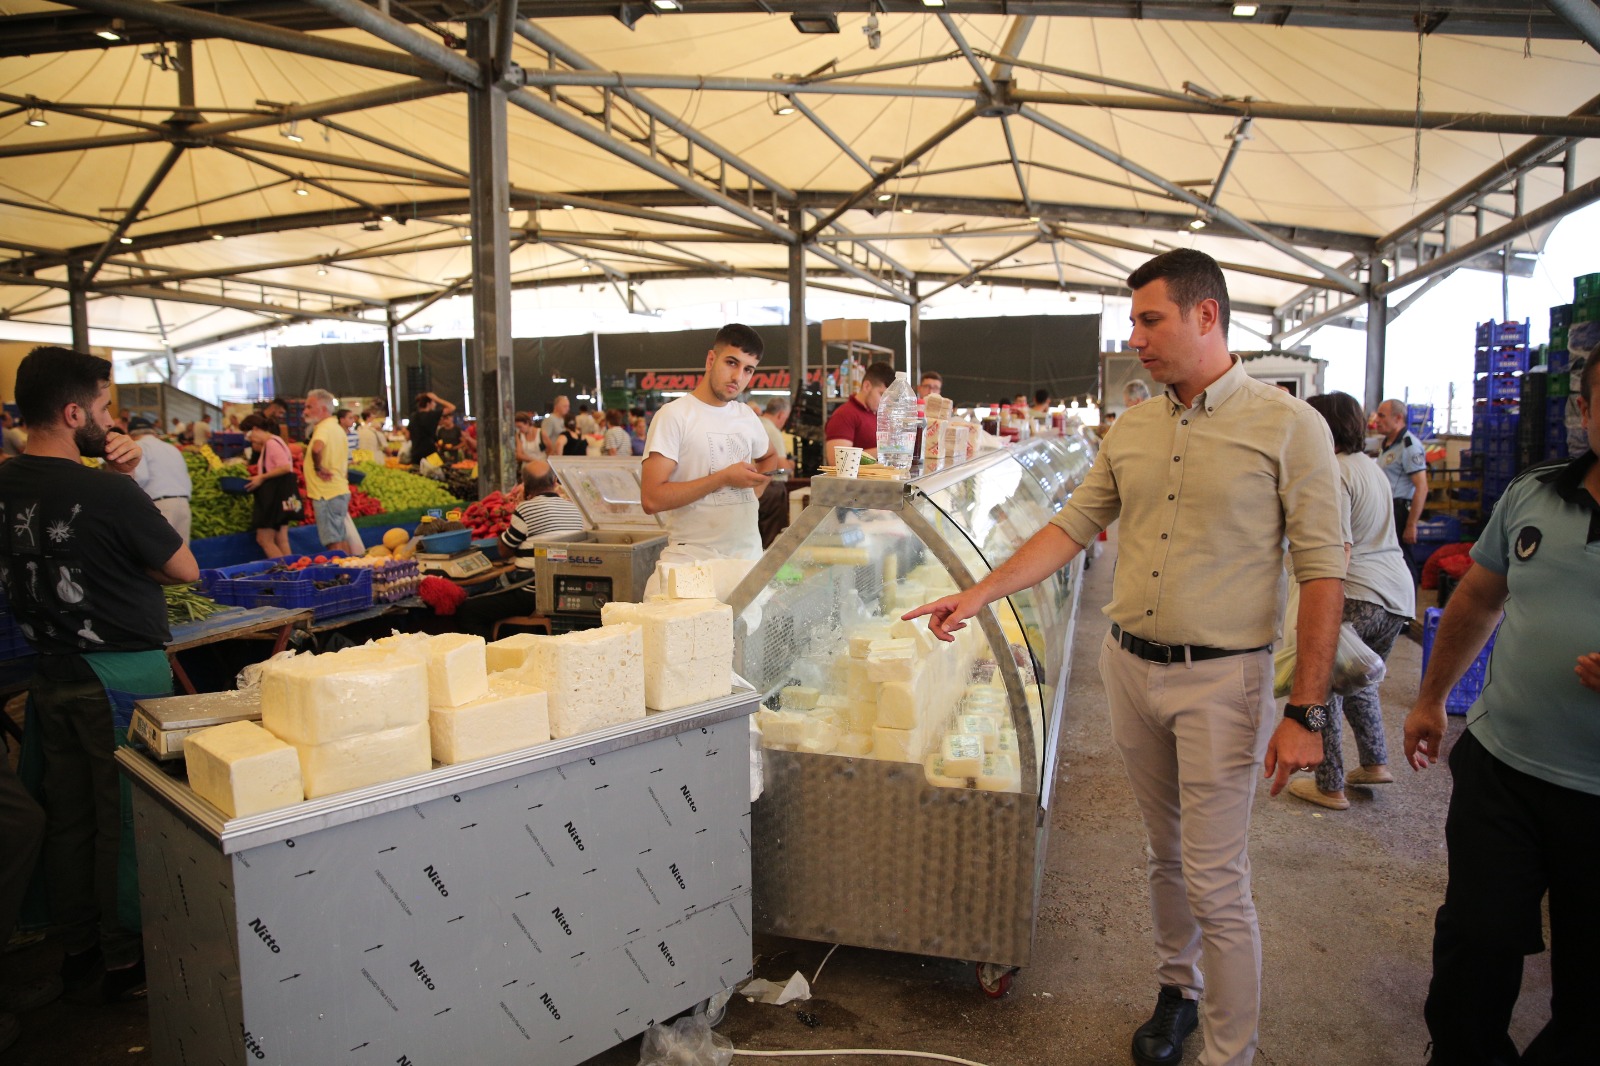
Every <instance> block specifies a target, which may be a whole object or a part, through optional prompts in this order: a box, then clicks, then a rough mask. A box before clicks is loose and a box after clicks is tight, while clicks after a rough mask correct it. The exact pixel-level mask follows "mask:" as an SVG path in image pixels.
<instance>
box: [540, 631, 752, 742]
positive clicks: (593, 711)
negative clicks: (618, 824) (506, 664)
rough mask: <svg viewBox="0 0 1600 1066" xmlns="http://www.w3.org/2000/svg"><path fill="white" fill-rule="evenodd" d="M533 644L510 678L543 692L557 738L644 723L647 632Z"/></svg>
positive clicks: (572, 636) (587, 634)
mask: <svg viewBox="0 0 1600 1066" xmlns="http://www.w3.org/2000/svg"><path fill="white" fill-rule="evenodd" d="M533 641H534V642H533V645H532V646H531V647H530V648H529V649H528V653H527V657H526V659H525V660H524V663H523V666H522V668H521V669H520V670H516V671H513V672H512V673H511V675H510V676H512V677H514V678H517V679H519V680H521V681H522V682H524V683H525V684H529V685H532V686H533V687H534V688H537V689H543V690H544V692H545V694H546V695H547V697H548V701H549V708H550V735H551V736H552V737H556V738H565V737H575V736H578V735H579V734H581V733H588V732H592V731H593V730H596V729H604V728H605V727H606V726H611V725H617V724H619V723H622V722H633V721H637V720H638V719H640V718H643V717H644V714H645V698H644V631H643V630H642V629H640V628H639V627H638V626H637V625H634V624H633V623H631V622H620V623H616V624H611V625H603V626H601V627H600V628H598V629H583V630H579V631H577V632H575V633H563V634H561V635H560V636H558V637H547V636H542V635H538V634H535V635H533ZM723 694H724V695H726V694H727V692H726V690H724V693H723Z"/></svg>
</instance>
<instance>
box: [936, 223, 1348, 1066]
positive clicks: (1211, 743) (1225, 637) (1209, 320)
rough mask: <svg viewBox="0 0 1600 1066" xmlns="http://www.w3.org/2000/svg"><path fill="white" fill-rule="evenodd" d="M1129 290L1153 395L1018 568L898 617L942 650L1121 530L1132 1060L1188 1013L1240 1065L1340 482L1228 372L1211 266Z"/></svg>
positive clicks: (1327, 641) (1331, 571) (1326, 646)
mask: <svg viewBox="0 0 1600 1066" xmlns="http://www.w3.org/2000/svg"><path fill="white" fill-rule="evenodd" d="M1128 285H1129V287H1130V288H1131V289H1133V316H1132V319H1133V333H1132V336H1131V337H1130V338H1129V341H1128V344H1129V346H1130V347H1131V348H1133V349H1134V350H1135V351H1137V352H1138V353H1139V359H1140V362H1141V363H1142V364H1143V366H1144V367H1145V369H1146V371H1147V372H1148V373H1149V374H1150V375H1151V376H1152V377H1153V378H1154V379H1155V380H1156V381H1158V382H1160V383H1162V384H1163V385H1165V386H1166V387H1167V388H1166V392H1165V394H1164V396H1163V397H1162V398H1161V399H1159V400H1157V401H1156V402H1153V403H1148V404H1142V405H1140V406H1138V407H1135V408H1133V409H1131V410H1129V411H1127V412H1126V413H1124V415H1123V416H1122V418H1121V419H1119V421H1118V428H1117V430H1116V432H1115V433H1112V434H1110V435H1109V436H1107V437H1106V441H1105V445H1104V447H1103V448H1102V449H1101V451H1100V454H1099V456H1098V457H1097V458H1096V460H1095V463H1094V466H1093V467H1092V468H1091V469H1090V473H1089V475H1088V477H1087V478H1086V479H1085V481H1084V483H1083V485H1082V486H1080V487H1079V488H1078V490H1077V491H1075V492H1074V493H1073V494H1072V499H1071V501H1070V502H1069V503H1068V504H1067V506H1066V507H1065V508H1064V509H1063V510H1062V511H1061V512H1060V513H1059V514H1058V515H1057V516H1056V517H1055V518H1054V519H1052V520H1051V522H1050V523H1049V524H1048V525H1046V526H1045V527H1044V528H1043V529H1041V530H1040V531H1039V532H1038V533H1037V534H1035V535H1034V536H1033V537H1032V538H1031V539H1030V540H1029V541H1028V542H1027V543H1026V544H1024V545H1023V546H1022V547H1021V548H1019V549H1018V550H1017V551H1016V553H1015V554H1014V555H1013V556H1012V557H1011V558H1010V559H1009V560H1007V561H1006V562H1005V563H1003V564H1002V565H1001V566H1000V567H999V568H997V569H996V570H994V571H993V572H992V573H990V574H989V575H988V576H987V577H985V578H984V579H983V580H982V581H980V582H978V583H977V584H976V585H974V586H973V587H972V588H970V589H968V590H966V591H965V592H962V593H960V594H958V595H954V596H947V597H944V598H943V599H940V600H936V601H934V602H933V603H931V604H926V605H924V606H922V607H918V608H917V609H916V610H913V611H911V612H909V613H908V614H907V615H906V617H907V618H915V617H918V616H921V615H928V616H930V617H929V623H930V628H931V629H932V631H933V632H934V634H935V635H936V636H939V637H940V638H941V639H946V640H948V639H951V638H950V636H949V633H950V631H951V630H953V629H958V628H961V627H962V626H963V625H964V624H965V620H967V619H970V618H972V617H973V616H974V615H976V614H977V613H978V611H979V610H980V609H982V607H983V606H984V605H985V604H987V603H989V602H991V601H993V600H995V599H998V598H1000V597H1002V596H1006V595H1009V594H1011V593H1013V592H1016V591H1018V590H1021V589H1024V588H1029V587H1031V586H1033V585H1035V584H1037V583H1039V582H1040V581H1042V580H1043V579H1044V578H1046V577H1048V576H1049V575H1050V574H1052V573H1054V572H1055V571H1057V570H1059V569H1060V568H1061V567H1063V566H1066V565H1067V564H1068V563H1069V562H1071V560H1072V559H1073V558H1074V557H1076V556H1077V555H1078V553H1079V552H1081V551H1083V550H1084V547H1085V546H1086V545H1090V544H1092V543H1094V540H1095V538H1096V537H1097V536H1098V535H1099V533H1100V531H1101V530H1104V529H1105V528H1106V527H1107V526H1109V525H1110V524H1111V523H1112V522H1113V521H1115V520H1116V519H1117V518H1118V517H1119V516H1120V518H1121V520H1122V524H1121V531H1122V532H1121V537H1120V547H1119V557H1118V559H1117V564H1116V575H1115V579H1114V584H1113V591H1112V599H1111V602H1110V604H1109V605H1108V606H1107V607H1106V612H1105V613H1106V614H1107V615H1108V616H1109V617H1110V618H1111V619H1112V621H1113V623H1114V624H1113V625H1112V627H1111V632H1110V635H1109V636H1108V637H1107V638H1106V642H1105V644H1104V645H1103V647H1102V649H1101V652H1100V671H1101V675H1102V677H1103V678H1104V680H1105V686H1106V694H1107V697H1108V701H1109V703H1110V709H1111V726H1112V735H1113V737H1114V739H1115V740H1116V743H1117V746H1118V748H1119V749H1120V751H1121V754H1122V759H1123V763H1124V766H1125V768H1126V770H1127V773H1128V779H1129V783H1130V785H1131V786H1132V789H1133V793H1134V798H1135V800H1136V801H1137V803H1138V805H1139V809H1140V813H1141V815H1142V817H1143V820H1144V825H1145V832H1146V835H1147V846H1148V875H1149V881H1150V899H1151V916H1152V919H1153V924H1154V927H1155V941H1156V952H1157V956H1158V967H1157V975H1158V980H1159V983H1160V985H1161V989H1160V993H1159V995H1158V997H1157V1000H1156V1008H1155V1012H1154V1013H1153V1015H1152V1016H1151V1018H1150V1020H1149V1021H1147V1022H1145V1023H1144V1024H1143V1025H1141V1026H1139V1028H1138V1029H1137V1030H1136V1031H1135V1033H1134V1036H1133V1045H1132V1052H1133V1059H1134V1061H1135V1062H1136V1063H1138V1064H1140V1066H1167V1064H1175V1063H1177V1062H1179V1061H1180V1060H1181V1059H1182V1057H1183V1043H1184V1040H1185V1038H1186V1037H1187V1036H1188V1035H1189V1034H1190V1032H1192V1031H1193V1029H1194V1028H1195V1025H1196V1024H1197V1016H1196V1015H1197V1011H1196V1001H1197V1000H1201V1002H1202V1005H1203V1008H1204V1014H1205V1022H1206V1041H1205V1050H1204V1053H1203V1054H1202V1055H1201V1059H1200V1061H1201V1063H1203V1064H1204V1066H1246V1064H1248V1063H1251V1062H1253V1061H1254V1058H1255V1047H1256V1042H1257V1032H1256V1026H1257V1018H1258V1016H1259V1013H1260V990H1261V944H1260V932H1259V928H1258V924H1257V920H1256V911H1255V904H1254V902H1253V901H1252V898H1251V893H1250V860H1249V856H1248V853H1247V848H1246V841H1247V836H1248V832H1249V825H1250V808H1251V804H1252V802H1253V800H1254V796H1255V788H1256V774H1257V773H1258V772H1259V771H1257V770H1255V767H1256V766H1257V765H1260V766H1262V767H1264V769H1265V772H1266V774H1267V776H1268V777H1271V778H1274V781H1273V785H1272V790H1271V791H1272V794H1273V795H1276V794H1277V793H1278V792H1279V791H1280V790H1281V789H1282V788H1283V787H1284V785H1285V784H1286V783H1287V782H1288V778H1289V775H1290V773H1291V772H1292V771H1293V770H1295V769H1297V768H1300V769H1304V768H1308V767H1310V766H1313V765H1315V764H1316V763H1318V762H1319V761H1321V758H1322V739H1321V737H1320V735H1319V733H1318V729H1319V728H1320V726H1321V724H1322V719H1323V718H1324V717H1325V716H1326V714H1327V708H1326V706H1325V700H1326V697H1327V692H1328V677H1329V672H1330V668H1331V665H1332V660H1333V649H1334V644H1335V640H1336V636H1337V632H1338V626H1339V611H1340V601H1341V597H1342V594H1341V589H1340V579H1341V578H1342V576H1343V574H1344V543H1343V535H1342V529H1341V523H1340V519H1339V513H1338V508H1337V503H1336V500H1337V488H1338V472H1337V468H1336V466H1335V461H1334V456H1333V448H1332V446H1331V444H1330V442H1329V434H1328V429H1327V426H1326V425H1325V424H1324V423H1323V421H1322V419H1321V418H1319V417H1318V416H1317V414H1316V412H1315V411H1312V410H1311V409H1310V408H1309V407H1307V406H1306V405H1305V404H1304V403H1302V402H1300V401H1299V400H1296V399H1294V398H1292V397H1290V396H1287V395H1286V394H1284V393H1283V392H1281V391H1280V390H1278V389H1275V388H1272V387H1271V386H1269V385H1264V384H1262V383H1260V382H1257V381H1254V380H1252V379H1251V378H1250V377H1249V376H1248V375H1246V374H1245V372H1244V367H1243V366H1242V365H1241V364H1240V362H1239V361H1238V359H1236V358H1234V357H1233V356H1232V355H1230V354H1229V351H1228V346H1227V340H1226V338H1227V332H1228V293H1227V287H1226V283H1225V282H1224V280H1223V277H1222V272H1221V270H1220V269H1219V268H1218V267H1217V264H1216V263H1215V261H1213V260H1212V259H1211V258H1210V257H1209V256H1206V255H1204V254H1202V253H1200V252H1197V251H1192V250H1189V249H1180V250H1176V251H1171V252H1167V253H1165V254H1163V255H1160V256H1157V257H1156V258H1155V259H1152V260H1150V261H1149V262H1147V263H1145V264H1144V265H1143V266H1141V267H1140V268H1139V269H1138V270H1136V271H1135V272H1134V273H1133V274H1132V275H1131V276H1130V277H1129V278H1128ZM1285 538H1287V542H1288V548H1289V552H1290V553H1291V555H1292V556H1293V559H1294V567H1295V573H1296V576H1297V578H1298V580H1299V581H1300V582H1301V584H1300V611H1299V616H1298V629H1299V666H1298V669H1297V670H1296V673H1295V683H1294V690H1293V692H1292V693H1291V699H1290V703H1289V706H1288V707H1287V708H1286V709H1285V711H1284V713H1283V716H1282V717H1281V718H1280V717H1279V715H1278V713H1277V709H1276V703H1275V701H1274V700H1273V695H1272V688H1273V669H1272V654H1271V642H1272V640H1273V638H1274V635H1275V634H1276V633H1277V631H1278V624H1279V618H1278V613H1279V606H1278V605H1279V604H1280V603H1281V602H1282V591H1283V582H1284V580H1285V572H1284V567H1283V543H1284V541H1285ZM1275 719H1277V722H1276V727H1274V720H1275ZM1202 992H1203V993H1204V995H1203V997H1202Z"/></svg>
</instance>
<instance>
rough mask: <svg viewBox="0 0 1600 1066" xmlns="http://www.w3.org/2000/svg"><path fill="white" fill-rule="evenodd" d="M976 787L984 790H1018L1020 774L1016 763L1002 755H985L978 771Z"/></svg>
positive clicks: (1020, 785) (1020, 779) (1020, 786)
mask: <svg viewBox="0 0 1600 1066" xmlns="http://www.w3.org/2000/svg"><path fill="white" fill-rule="evenodd" d="M978 787H979V788H981V789H983V790H984V791H985V792H1020V791H1022V776H1021V774H1019V773H1018V772H1017V765H1016V763H1014V762H1012V761H1011V760H1010V759H1008V758H1006V757H1005V756H1004V755H985V756H984V757H983V766H982V767H981V768H980V769H979V771H978Z"/></svg>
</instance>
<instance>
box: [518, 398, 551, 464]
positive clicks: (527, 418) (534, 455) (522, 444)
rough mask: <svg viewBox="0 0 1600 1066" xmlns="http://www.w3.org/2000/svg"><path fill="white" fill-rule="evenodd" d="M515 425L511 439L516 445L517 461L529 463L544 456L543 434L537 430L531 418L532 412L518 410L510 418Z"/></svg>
mask: <svg viewBox="0 0 1600 1066" xmlns="http://www.w3.org/2000/svg"><path fill="white" fill-rule="evenodd" d="M511 421H512V425H514V426H515V427H516V435H515V436H514V438H513V441H514V443H515V445H516V452H517V463H518V465H521V464H522V463H531V462H532V461H533V460H535V459H539V458H542V457H543V456H544V435H543V434H541V433H540V432H539V427H538V425H537V424H535V422H534V419H533V412H531V411H518V412H517V414H516V417H514V418H513V419H512V420H511Z"/></svg>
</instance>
